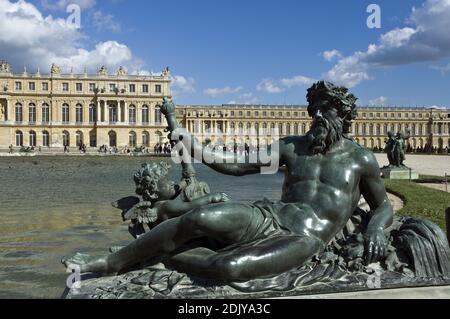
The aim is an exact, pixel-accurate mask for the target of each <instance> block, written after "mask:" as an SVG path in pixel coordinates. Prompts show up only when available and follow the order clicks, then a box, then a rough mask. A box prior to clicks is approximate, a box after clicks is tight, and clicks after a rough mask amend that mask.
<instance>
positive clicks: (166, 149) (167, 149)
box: [153, 142, 172, 154]
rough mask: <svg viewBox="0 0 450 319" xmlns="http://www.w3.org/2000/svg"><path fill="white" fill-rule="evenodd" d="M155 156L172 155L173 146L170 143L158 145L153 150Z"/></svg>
mask: <svg viewBox="0 0 450 319" xmlns="http://www.w3.org/2000/svg"><path fill="white" fill-rule="evenodd" d="M153 150H154V152H155V154H171V153H172V145H170V143H169V142H166V143H164V144H160V143H157V144H156V145H155V147H154V148H153Z"/></svg>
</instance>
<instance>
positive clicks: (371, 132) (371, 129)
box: [369, 124, 373, 136]
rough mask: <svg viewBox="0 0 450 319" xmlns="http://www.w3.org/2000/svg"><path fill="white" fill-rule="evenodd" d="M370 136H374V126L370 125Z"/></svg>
mask: <svg viewBox="0 0 450 319" xmlns="http://www.w3.org/2000/svg"><path fill="white" fill-rule="evenodd" d="M369 135H370V136H372V135H373V124H370V125H369Z"/></svg>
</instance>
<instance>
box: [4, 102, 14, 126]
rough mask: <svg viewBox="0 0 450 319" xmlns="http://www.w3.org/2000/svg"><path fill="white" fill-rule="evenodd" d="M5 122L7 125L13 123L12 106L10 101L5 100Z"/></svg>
mask: <svg viewBox="0 0 450 319" xmlns="http://www.w3.org/2000/svg"><path fill="white" fill-rule="evenodd" d="M6 120H7V121H8V123H13V122H14V106H13V105H11V101H10V100H8V99H6Z"/></svg>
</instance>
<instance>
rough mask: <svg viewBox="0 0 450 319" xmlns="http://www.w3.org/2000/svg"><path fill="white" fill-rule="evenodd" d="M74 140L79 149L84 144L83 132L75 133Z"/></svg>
mask: <svg viewBox="0 0 450 319" xmlns="http://www.w3.org/2000/svg"><path fill="white" fill-rule="evenodd" d="M75 138H76V143H77V144H76V145H77V147H80V146H82V145H83V144H84V139H83V132H81V131H77V132H76V134H75Z"/></svg>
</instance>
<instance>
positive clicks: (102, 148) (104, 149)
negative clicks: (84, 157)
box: [99, 145, 119, 154]
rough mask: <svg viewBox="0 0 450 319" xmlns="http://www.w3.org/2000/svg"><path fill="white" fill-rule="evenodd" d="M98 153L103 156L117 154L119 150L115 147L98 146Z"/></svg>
mask: <svg viewBox="0 0 450 319" xmlns="http://www.w3.org/2000/svg"><path fill="white" fill-rule="evenodd" d="M99 152H100V153H104V154H108V153H109V154H117V153H119V150H118V149H117V147H115V146H107V145H102V146H100V149H99Z"/></svg>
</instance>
